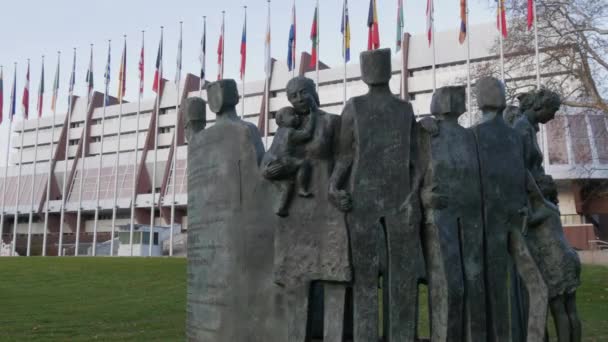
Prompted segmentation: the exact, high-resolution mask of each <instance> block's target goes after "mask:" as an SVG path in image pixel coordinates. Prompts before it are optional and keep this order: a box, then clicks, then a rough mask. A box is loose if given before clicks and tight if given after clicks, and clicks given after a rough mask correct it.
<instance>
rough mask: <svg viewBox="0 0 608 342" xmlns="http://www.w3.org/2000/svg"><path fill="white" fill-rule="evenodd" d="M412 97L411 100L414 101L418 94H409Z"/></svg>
mask: <svg viewBox="0 0 608 342" xmlns="http://www.w3.org/2000/svg"><path fill="white" fill-rule="evenodd" d="M408 95H409V97H410V101H414V100H415V99H416V94H408Z"/></svg>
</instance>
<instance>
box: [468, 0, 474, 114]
mask: <svg viewBox="0 0 608 342" xmlns="http://www.w3.org/2000/svg"><path fill="white" fill-rule="evenodd" d="M466 6H467V8H466V15H467V17H466V18H467V23H466V24H467V25H466V34H467V111H468V112H469V126H473V111H472V109H471V92H472V87H471V38H470V35H471V32H470V30H469V1H468V0H466Z"/></svg>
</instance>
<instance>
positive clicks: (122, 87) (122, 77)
mask: <svg viewBox="0 0 608 342" xmlns="http://www.w3.org/2000/svg"><path fill="white" fill-rule="evenodd" d="M126 90H127V42H126V41H125V43H124V46H123V49H122V56H121V58H120V69H118V99H119V100H122V99H123V98H124V97H125V91H126Z"/></svg>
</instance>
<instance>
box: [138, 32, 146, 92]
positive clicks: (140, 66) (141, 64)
mask: <svg viewBox="0 0 608 342" xmlns="http://www.w3.org/2000/svg"><path fill="white" fill-rule="evenodd" d="M137 70H138V71H139V95H140V96H141V95H143V93H144V37H143V35H142V38H141V52H140V54H139V64H138V65H137Z"/></svg>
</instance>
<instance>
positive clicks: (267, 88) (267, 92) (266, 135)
mask: <svg viewBox="0 0 608 342" xmlns="http://www.w3.org/2000/svg"><path fill="white" fill-rule="evenodd" d="M268 30H269V31H270V0H268ZM267 34H268V35H270V32H267ZM271 37H272V36H271ZM270 43H271V42H270V41H269V42H268V47H267V49H268V56H266V57H267V58H268V60H266V61H265V62H266V65H267V69H268V71H267V72H268V73H267V74H266V86H265V87H264V88H265V89H264V93H265V94H264V98H265V100H266V103H265V106H264V112H265V113H264V126H265V127H264V145H265V147H266V150H268V149H269V148H270V146H269V144H268V140H269V136H270V132H268V130H269V129H270V127H269V126H270V125H269V122H270V118H269V117H268V116H269V115H270V108H269V107H270V79H271V78H272V76H271V75H272V57H271V56H272V54H271V51H272V50H271V49H270V46H271V45H270Z"/></svg>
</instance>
